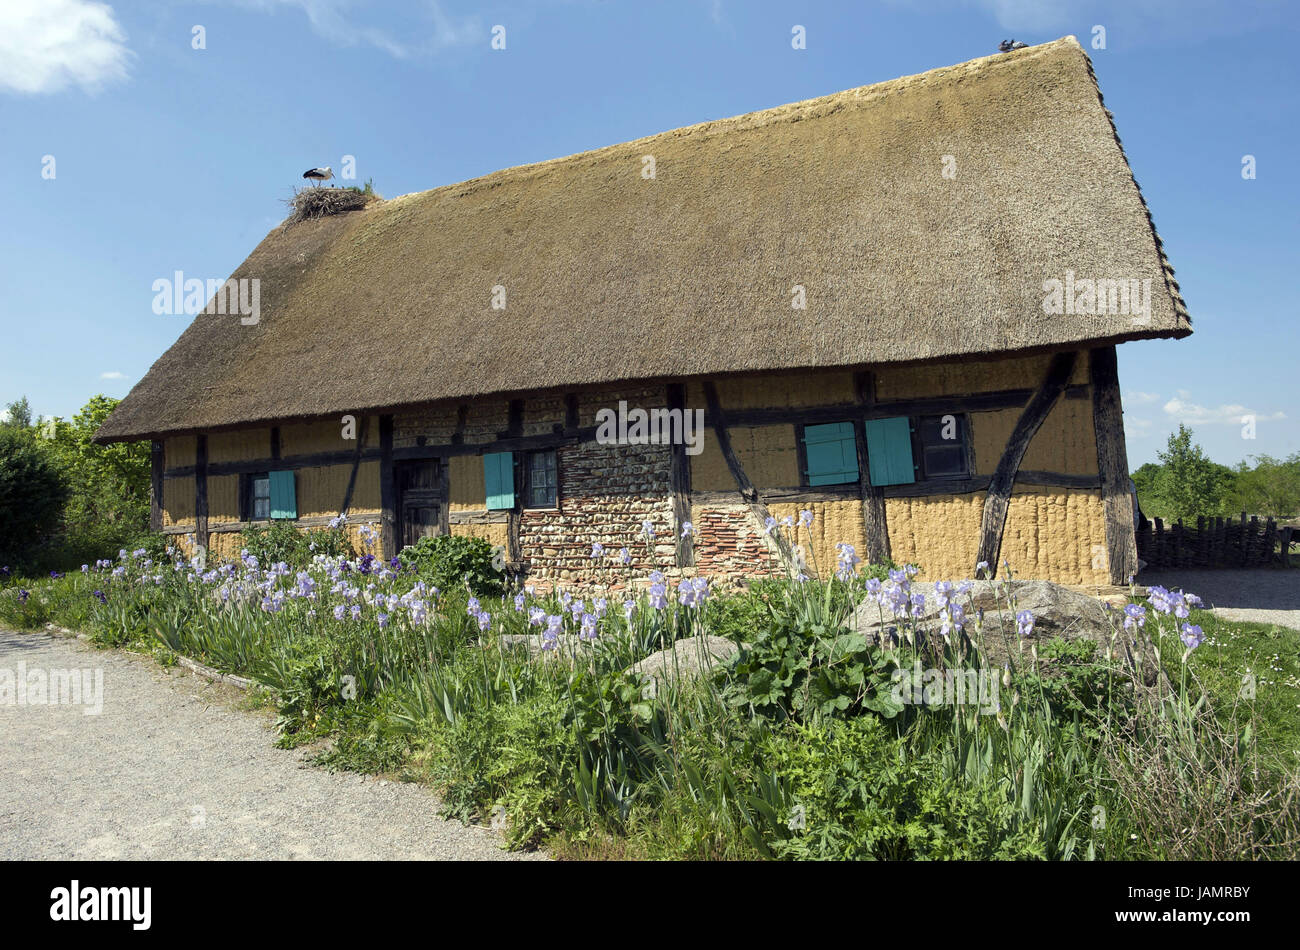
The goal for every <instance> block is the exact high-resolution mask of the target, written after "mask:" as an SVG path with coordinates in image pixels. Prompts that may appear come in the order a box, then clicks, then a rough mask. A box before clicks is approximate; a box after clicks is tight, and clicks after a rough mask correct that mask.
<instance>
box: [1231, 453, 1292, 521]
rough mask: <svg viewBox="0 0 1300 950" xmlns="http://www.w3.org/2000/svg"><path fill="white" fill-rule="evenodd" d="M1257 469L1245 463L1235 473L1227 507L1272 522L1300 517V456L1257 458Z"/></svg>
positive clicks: (1255, 458)
mask: <svg viewBox="0 0 1300 950" xmlns="http://www.w3.org/2000/svg"><path fill="white" fill-rule="evenodd" d="M1253 458H1254V460H1255V467H1254V468H1251V467H1249V466H1248V465H1247V464H1246V463H1245V462H1244V461H1242V462H1241V463H1240V464H1239V465H1238V466H1237V468H1236V471H1235V472H1234V473H1233V478H1232V484H1231V488H1230V489H1229V490H1228V492H1227V499H1226V502H1225V505H1224V507H1225V508H1226V509H1227V511H1229V512H1237V511H1249V512H1250V513H1251V514H1255V515H1260V516H1263V517H1271V518H1278V519H1283V518H1294V517H1296V516H1297V515H1300V452H1295V453H1292V454H1291V455H1290V456H1288V457H1287V458H1285V459H1275V458H1273V457H1272V456H1269V455H1256V456H1253Z"/></svg>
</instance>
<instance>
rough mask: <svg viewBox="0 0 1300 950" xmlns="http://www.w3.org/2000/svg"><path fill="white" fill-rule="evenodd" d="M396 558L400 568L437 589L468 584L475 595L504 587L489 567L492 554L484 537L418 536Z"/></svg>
mask: <svg viewBox="0 0 1300 950" xmlns="http://www.w3.org/2000/svg"><path fill="white" fill-rule="evenodd" d="M398 557H399V558H400V559H401V561H402V565H403V567H405V568H407V569H410V570H413V571H415V572H416V573H417V574H419V575H420V576H421V577H424V578H427V579H428V580H429V581H430V582H431V583H432V584H433V585H434V586H435V587H437V588H439V589H440V590H452V589H456V588H461V589H464V588H466V587H468V589H469V591H470V593H472V594H473V595H475V596H476V597H484V596H486V597H493V596H496V595H499V594H500V593H501V592H502V591H504V590H505V577H504V575H503V573H502V572H501V571H499V570H497V569H496V567H494V566H493V562H494V560H497V558H496V554H495V552H494V551H493V548H492V545H491V544H489V543H488V542H487V540H485V539H484V538H471V537H465V536H462V535H450V534H444V535H439V536H438V537H436V538H421V539H420V540H419V541H418V542H417V543H415V544H412V545H409V546H407V547H405V548H403V549H402V551H401V553H400V554H399V555H398Z"/></svg>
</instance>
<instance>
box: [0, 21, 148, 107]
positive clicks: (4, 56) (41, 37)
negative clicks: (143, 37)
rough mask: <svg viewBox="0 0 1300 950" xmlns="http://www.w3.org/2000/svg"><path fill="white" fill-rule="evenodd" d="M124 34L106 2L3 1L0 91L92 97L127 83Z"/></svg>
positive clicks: (0, 30)
mask: <svg viewBox="0 0 1300 950" xmlns="http://www.w3.org/2000/svg"><path fill="white" fill-rule="evenodd" d="M131 55H132V54H131V51H130V50H128V49H127V48H126V32H125V31H124V30H123V29H122V26H121V24H119V23H118V22H117V18H116V17H115V16H114V14H113V8H112V7H110V6H109V5H108V4H106V3H93V2H91V0H5V2H4V3H3V4H2V5H0V89H5V90H8V91H10V92H18V93H25V94H39V93H48V92H58V91H60V90H62V89H65V88H67V87H68V86H69V85H72V84H75V85H78V86H81V87H82V88H83V89H85V90H87V91H88V92H94V91H96V90H98V89H99V88H100V86H102V85H103V84H104V83H107V82H112V81H115V80H121V79H125V78H126V73H127V63H128V62H129V60H130V58H131Z"/></svg>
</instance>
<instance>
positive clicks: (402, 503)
mask: <svg viewBox="0 0 1300 950" xmlns="http://www.w3.org/2000/svg"><path fill="white" fill-rule="evenodd" d="M393 474H394V477H395V478H396V479H397V536H398V538H399V539H400V543H399V544H398V550H401V549H402V548H404V547H406V546H407V545H408V544H414V543H415V542H417V541H419V540H420V539H421V538H431V537H435V536H437V535H439V534H441V533H442V509H443V506H444V505H445V504H446V499H445V498H443V495H442V478H441V476H442V471H441V466H440V463H439V461H438V460H437V459H421V460H420V461H417V462H399V463H397V464H396V465H395V466H394V467H393Z"/></svg>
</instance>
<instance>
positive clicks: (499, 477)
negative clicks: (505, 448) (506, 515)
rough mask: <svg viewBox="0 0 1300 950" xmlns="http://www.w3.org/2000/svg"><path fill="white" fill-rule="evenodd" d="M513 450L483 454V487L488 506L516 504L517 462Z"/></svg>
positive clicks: (497, 507) (504, 506)
mask: <svg viewBox="0 0 1300 950" xmlns="http://www.w3.org/2000/svg"><path fill="white" fill-rule="evenodd" d="M514 459H515V457H514V453H512V452H491V453H488V454H486V455H484V456H483V487H484V490H485V493H486V494H487V506H488V508H493V509H500V508H513V507H514V506H515V463H514Z"/></svg>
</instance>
